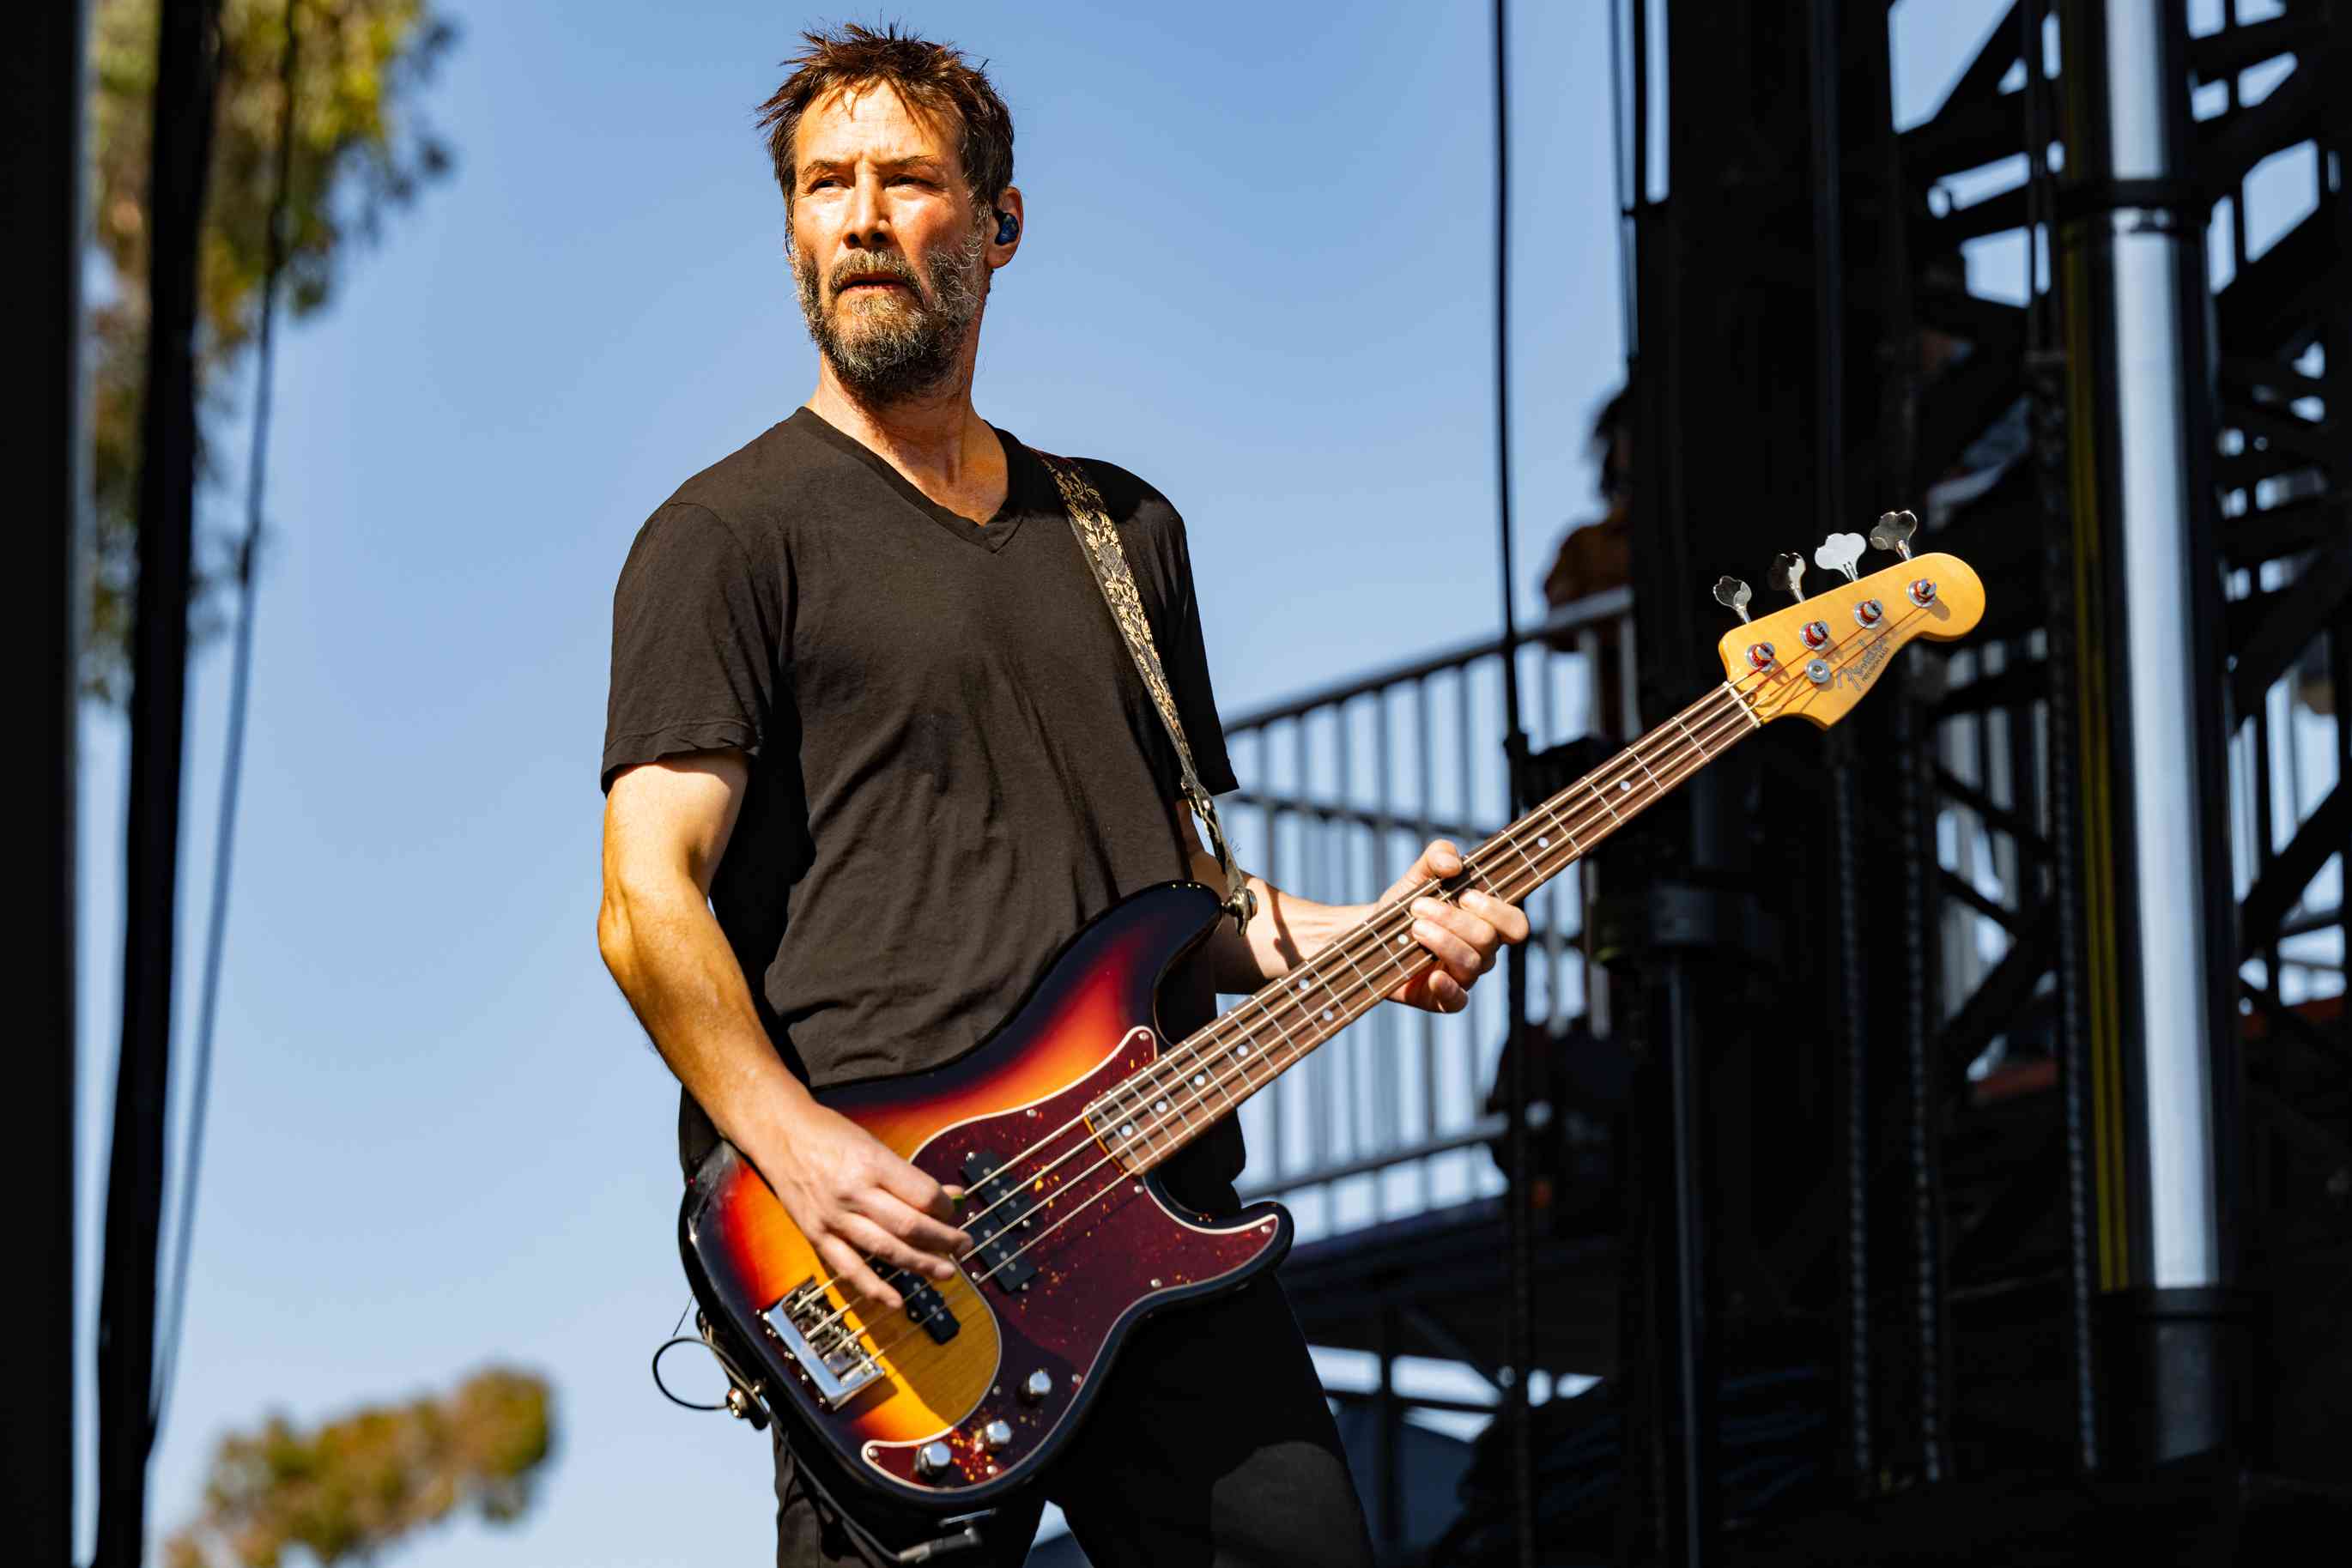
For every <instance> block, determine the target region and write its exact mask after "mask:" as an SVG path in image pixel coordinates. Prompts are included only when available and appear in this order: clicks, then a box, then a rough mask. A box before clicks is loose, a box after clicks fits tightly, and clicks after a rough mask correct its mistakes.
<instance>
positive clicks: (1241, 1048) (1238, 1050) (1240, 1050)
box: [1234, 1042, 1249, 1056]
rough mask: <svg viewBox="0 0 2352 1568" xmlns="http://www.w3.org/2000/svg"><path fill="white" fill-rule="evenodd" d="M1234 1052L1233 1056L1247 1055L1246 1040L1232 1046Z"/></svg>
mask: <svg viewBox="0 0 2352 1568" xmlns="http://www.w3.org/2000/svg"><path fill="white" fill-rule="evenodd" d="M1248 1054H1249V1046H1248V1044H1247V1043H1246V1042H1244V1043H1243V1044H1241V1045H1237V1046H1235V1047H1234V1055H1235V1056H1247V1055H1248Z"/></svg>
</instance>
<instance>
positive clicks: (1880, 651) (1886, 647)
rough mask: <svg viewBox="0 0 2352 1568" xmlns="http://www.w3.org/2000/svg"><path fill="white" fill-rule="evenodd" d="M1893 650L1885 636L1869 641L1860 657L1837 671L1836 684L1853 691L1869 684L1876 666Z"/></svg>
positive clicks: (1882, 662) (1884, 660)
mask: <svg viewBox="0 0 2352 1568" xmlns="http://www.w3.org/2000/svg"><path fill="white" fill-rule="evenodd" d="M1894 651H1895V644H1894V643H1892V642H1890V641H1889V640H1888V639H1886V638H1885V637H1881V638H1879V639H1878V640H1877V641H1876V642H1874V643H1871V645H1870V646H1869V648H1868V649H1866V650H1865V651H1864V653H1863V655H1862V657H1861V658H1859V659H1856V660H1855V661H1854V662H1853V664H1851V665H1849V666H1847V667H1846V668H1845V669H1843V670H1840V671H1839V672H1838V673H1837V684H1838V685H1842V686H1851V687H1853V689H1854V690H1855V691H1860V690H1862V688H1863V687H1864V686H1866V685H1869V684H1870V677H1871V676H1872V674H1874V673H1875V672H1876V671H1877V669H1878V666H1879V665H1881V664H1885V663H1886V656H1887V654H1889V653H1893V652H1894Z"/></svg>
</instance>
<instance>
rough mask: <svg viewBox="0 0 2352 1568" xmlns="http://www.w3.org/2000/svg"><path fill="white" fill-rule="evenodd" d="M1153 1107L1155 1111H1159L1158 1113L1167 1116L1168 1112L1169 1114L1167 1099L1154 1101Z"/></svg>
mask: <svg viewBox="0 0 2352 1568" xmlns="http://www.w3.org/2000/svg"><path fill="white" fill-rule="evenodd" d="M1151 1108H1152V1109H1153V1110H1154V1111H1157V1112H1158V1113H1160V1114H1161V1115H1163V1116H1165V1115H1166V1114H1168V1102H1167V1101H1165V1100H1160V1101H1157V1102H1155V1103H1153V1105H1152V1107H1151Z"/></svg>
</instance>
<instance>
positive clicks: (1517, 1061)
mask: <svg viewBox="0 0 2352 1568" xmlns="http://www.w3.org/2000/svg"><path fill="white" fill-rule="evenodd" d="M1507 9H1508V7H1507V0H1495V509H1496V524H1497V527H1498V528H1500V529H1501V532H1502V554H1503V562H1502V565H1503V756H1504V758H1505V768H1504V774H1505V778H1506V780H1507V784H1506V788H1507V790H1508V792H1509V794H1510V798H1511V799H1510V814H1511V815H1513V816H1517V814H1518V810H1519V806H1520V796H1521V795H1522V793H1523V790H1522V789H1521V786H1522V784H1523V782H1524V780H1523V779H1522V778H1521V774H1522V772H1523V771H1524V769H1525V765H1526V761H1527V755H1528V737H1527V734H1526V732H1525V731H1524V730H1523V729H1522V728H1521V727H1520V725H1519V632H1518V617H1517V613H1516V612H1515V610H1514V605H1513V595H1514V594H1515V592H1516V591H1517V586H1518V575H1519V573H1518V566H1517V559H1516V556H1515V553H1514V551H1513V549H1512V540H1511V325H1510V324H1511V100H1510V88H1509V78H1510V70H1509V66H1508V62H1507V42H1508V39H1509V25H1510V24H1509V17H1508V16H1507ZM1504 962H1505V963H1506V964H1507V966H1508V967H1507V969H1506V970H1505V971H1504V981H1505V987H1504V988H1505V991H1506V994H1507V997H1508V1002H1507V1006H1506V1008H1505V1019H1504V1022H1505V1039H1506V1044H1505V1047H1504V1054H1505V1056H1506V1058H1507V1060H1508V1061H1509V1063H1510V1071H1509V1074H1508V1079H1509V1097H1510V1103H1511V1121H1510V1128H1509V1132H1508V1134H1507V1142H1506V1148H1507V1154H1508V1156H1509V1159H1510V1166H1511V1177H1510V1180H1511V1189H1510V1204H1509V1207H1508V1210H1507V1229H1508V1231H1509V1248H1510V1302H1509V1312H1508V1313H1507V1330H1506V1332H1507V1338H1508V1342H1509V1343H1508V1356H1507V1359H1508V1360H1509V1362H1510V1364H1511V1388H1510V1398H1509V1402H1508V1411H1507V1416H1506V1419H1507V1420H1508V1421H1509V1423H1510V1455H1511V1518H1512V1530H1511V1534H1512V1538H1513V1543H1514V1551H1515V1553H1516V1556H1517V1562H1518V1563H1519V1565H1520V1568H1534V1563H1535V1551H1536V1542H1535V1462H1534V1449H1533V1446H1532V1445H1533V1440H1534V1434H1533V1432H1532V1430H1531V1422H1532V1416H1531V1406H1530V1405H1529V1403H1528V1400H1529V1397H1530V1395H1531V1392H1532V1391H1531V1390H1530V1388H1529V1386H1528V1385H1529V1384H1530V1383H1531V1382H1532V1381H1533V1379H1534V1366H1535V1324H1534V1302H1533V1301H1532V1299H1531V1297H1532V1293H1533V1287H1534V1278H1535V1257H1534V1249H1535V1238H1534V1229H1535V1213H1534V1207H1533V1197H1532V1193H1531V1191H1530V1187H1531V1183H1532V1176H1533V1172H1532V1169H1531V1162H1530V1161H1529V1158H1528V1154H1529V1150H1528V1049H1527V1041H1526V1040H1524V1038H1522V1037H1523V1036H1524V1035H1525V1033H1526V1027H1525V1026H1526V1021H1527V1012H1528V967H1527V955H1526V953H1525V951H1524V950H1521V951H1517V952H1513V953H1512V954H1510V956H1508V957H1507V958H1506V959H1505V960H1504Z"/></svg>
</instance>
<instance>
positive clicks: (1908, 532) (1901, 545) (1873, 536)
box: [1870, 512, 1919, 560]
mask: <svg viewBox="0 0 2352 1568" xmlns="http://www.w3.org/2000/svg"><path fill="white" fill-rule="evenodd" d="M1918 531H1919V519H1918V517H1916V516H1914V515H1913V514H1912V513H1909V512H1881V513H1879V514H1878V526H1877V527H1876V528H1873V529H1871V530H1870V542H1871V546H1872V548H1874V549H1891V550H1893V551H1894V552H1895V554H1897V555H1899V556H1901V557H1902V558H1903V559H1905V560H1909V559H1911V542H1910V541H1911V536H1912V535H1913V534H1915V533H1917V532H1918Z"/></svg>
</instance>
